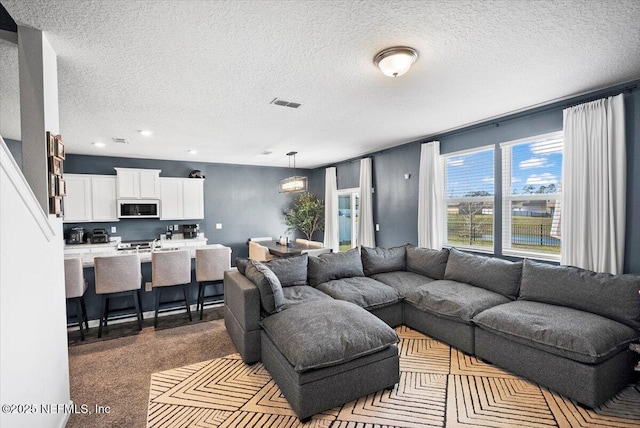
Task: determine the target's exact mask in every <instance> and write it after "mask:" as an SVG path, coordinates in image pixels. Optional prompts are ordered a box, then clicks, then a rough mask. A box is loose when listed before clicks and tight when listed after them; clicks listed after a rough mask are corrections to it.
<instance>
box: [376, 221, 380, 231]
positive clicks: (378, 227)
mask: <svg viewBox="0 0 640 428" xmlns="http://www.w3.org/2000/svg"><path fill="white" fill-rule="evenodd" d="M376 232H380V225H379V224H378V223H376Z"/></svg>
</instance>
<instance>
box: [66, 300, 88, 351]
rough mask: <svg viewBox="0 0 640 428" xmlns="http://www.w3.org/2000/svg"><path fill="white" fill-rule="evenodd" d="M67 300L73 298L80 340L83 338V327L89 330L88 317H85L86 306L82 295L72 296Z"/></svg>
mask: <svg viewBox="0 0 640 428" xmlns="http://www.w3.org/2000/svg"><path fill="white" fill-rule="evenodd" d="M68 300H75V304H76V318H77V320H78V327H79V328H80V340H84V330H85V328H86V329H87V330H89V319H88V317H87V308H86V306H85V304H84V296H80V297H72V298H70V299H68Z"/></svg>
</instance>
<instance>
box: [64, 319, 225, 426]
mask: <svg viewBox="0 0 640 428" xmlns="http://www.w3.org/2000/svg"><path fill="white" fill-rule="evenodd" d="M205 314H206V318H207V319H209V321H204V322H197V317H195V319H194V321H193V322H192V323H189V322H188V320H187V319H186V317H185V316H182V315H176V316H168V317H163V318H162V319H161V320H160V328H159V329H158V330H155V329H154V328H153V324H152V323H153V320H149V324H148V326H146V327H145V328H144V329H143V330H142V331H141V332H138V331H137V329H136V328H134V327H135V323H130V324H131V325H127V324H114V325H113V326H111V327H110V328H109V332H108V333H107V334H106V335H105V336H104V338H103V340H97V339H96V337H97V332H96V331H94V330H97V328H96V329H93V328H92V329H91V330H90V332H89V336H88V340H87V341H86V343H85V342H79V341H75V340H74V339H73V338H70V342H75V344H74V345H75V346H70V347H69V377H70V384H71V385H70V386H71V399H72V400H73V402H74V403H75V404H77V405H81V404H86V405H88V406H89V408H90V409H93V408H94V406H95V405H99V406H108V407H109V413H108V414H95V413H93V414H72V415H71V417H70V419H69V423H68V424H67V428H87V427H91V428H93V427H95V428H101V427H105V428H106V427H110V428H111V427H126V428H137V427H140V428H142V427H144V426H145V424H146V415H147V404H148V401H149V390H148V388H149V381H150V379H151V374H152V373H155V372H158V371H162V370H168V369H170V368H172V367H178V366H183V365H188V364H193V363H196V362H198V361H203V360H211V359H213V358H219V357H223V356H225V355H228V354H230V353H233V352H236V349H235V347H234V346H233V343H232V342H231V339H230V338H229V335H228V334H227V331H226V329H225V327H224V321H223V320H222V319H220V318H221V317H222V310H221V309H219V308H212V309H207V310H206V311H205ZM216 318H217V320H215V319H216ZM211 319H214V320H211ZM146 325H147V324H146ZM171 326H173V328H168V327H171ZM75 335H77V332H72V333H70V336H75ZM80 343H82V344H80Z"/></svg>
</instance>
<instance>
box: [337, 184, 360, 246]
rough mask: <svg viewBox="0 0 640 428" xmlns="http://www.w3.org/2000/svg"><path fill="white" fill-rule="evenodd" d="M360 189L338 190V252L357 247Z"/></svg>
mask: <svg viewBox="0 0 640 428" xmlns="http://www.w3.org/2000/svg"><path fill="white" fill-rule="evenodd" d="M359 215H360V189H359V188H354V189H344V190H338V241H339V243H340V251H349V250H350V249H352V248H356V247H357V246H358V220H359Z"/></svg>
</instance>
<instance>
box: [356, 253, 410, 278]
mask: <svg viewBox="0 0 640 428" xmlns="http://www.w3.org/2000/svg"><path fill="white" fill-rule="evenodd" d="M406 254H407V249H406V246H402V247H393V248H388V249H387V248H381V247H376V248H369V247H361V248H360V259H361V260H362V267H363V269H364V274H365V275H366V276H371V275H375V274H377V273H385V272H395V271H398V270H405V266H406V263H405V258H406Z"/></svg>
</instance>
